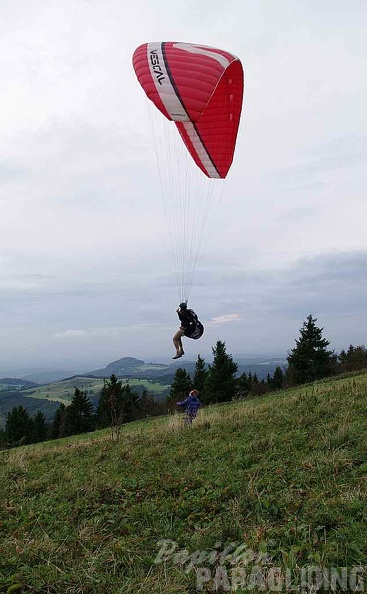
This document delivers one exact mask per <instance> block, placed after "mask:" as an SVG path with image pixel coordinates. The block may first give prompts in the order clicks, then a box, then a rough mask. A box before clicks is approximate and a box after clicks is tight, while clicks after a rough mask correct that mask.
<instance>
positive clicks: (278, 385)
mask: <svg viewBox="0 0 367 594" xmlns="http://www.w3.org/2000/svg"><path fill="white" fill-rule="evenodd" d="M269 383H270V387H271V389H272V390H282V389H283V387H284V373H283V371H282V368H281V367H279V366H277V367H276V368H275V371H274V373H273V377H272V378H270V382H269Z"/></svg>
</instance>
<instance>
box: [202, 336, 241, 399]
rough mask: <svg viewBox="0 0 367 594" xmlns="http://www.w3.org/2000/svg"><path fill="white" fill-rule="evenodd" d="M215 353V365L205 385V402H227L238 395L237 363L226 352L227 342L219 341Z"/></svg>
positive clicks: (212, 366) (213, 364)
mask: <svg viewBox="0 0 367 594" xmlns="http://www.w3.org/2000/svg"><path fill="white" fill-rule="evenodd" d="M212 351H213V363H212V365H209V373H208V377H207V380H206V383H205V399H204V400H205V402H208V403H214V402H226V401H228V400H232V398H234V397H235V395H236V381H237V380H236V375H235V374H236V371H237V369H238V365H237V363H235V362H234V361H233V358H232V355H228V354H227V352H226V345H225V342H222V341H220V340H218V342H217V344H216V346H215V347H213V349H212Z"/></svg>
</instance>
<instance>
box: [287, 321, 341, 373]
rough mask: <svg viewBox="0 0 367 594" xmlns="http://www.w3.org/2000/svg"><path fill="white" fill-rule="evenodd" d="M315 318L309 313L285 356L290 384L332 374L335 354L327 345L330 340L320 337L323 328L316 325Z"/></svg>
mask: <svg viewBox="0 0 367 594" xmlns="http://www.w3.org/2000/svg"><path fill="white" fill-rule="evenodd" d="M316 322H317V318H314V317H313V316H312V315H311V314H310V315H309V316H307V319H306V320H305V322H304V323H303V326H302V328H301V329H300V338H299V339H298V340H296V346H295V347H294V348H293V349H292V350H291V352H290V354H289V355H288V357H287V361H288V370H287V378H288V380H289V382H290V383H291V384H295V385H298V384H303V383H307V382H313V381H315V380H318V379H321V378H323V377H327V376H329V375H332V373H333V371H334V367H335V355H334V354H333V352H332V351H329V350H328V349H327V347H328V346H329V344H330V342H329V341H328V340H326V338H323V337H322V332H323V330H324V329H323V328H319V327H318V326H316Z"/></svg>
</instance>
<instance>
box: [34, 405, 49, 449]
mask: <svg viewBox="0 0 367 594" xmlns="http://www.w3.org/2000/svg"><path fill="white" fill-rule="evenodd" d="M45 439H47V424H46V417H45V415H44V414H43V412H41V411H40V410H39V411H38V412H37V413H36V415H35V417H34V419H33V436H32V441H33V443H39V442H40V441H45Z"/></svg>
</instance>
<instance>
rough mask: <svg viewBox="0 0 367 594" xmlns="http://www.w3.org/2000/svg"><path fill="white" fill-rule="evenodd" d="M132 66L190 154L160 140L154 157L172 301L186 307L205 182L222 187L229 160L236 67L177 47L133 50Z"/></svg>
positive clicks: (205, 207) (193, 47)
mask: <svg viewBox="0 0 367 594" xmlns="http://www.w3.org/2000/svg"><path fill="white" fill-rule="evenodd" d="M133 67H134V70H135V73H136V76H137V78H138V81H139V83H140V84H141V86H142V88H143V90H144V92H145V93H146V95H147V97H148V98H149V99H150V101H151V102H152V103H153V104H154V109H155V110H159V112H161V113H162V114H163V115H164V116H165V118H166V121H167V120H168V121H170V122H174V124H175V126H176V128H177V130H178V132H179V135H180V136H181V143H179V144H181V146H182V147H183V151H184V153H185V154H186V155H189V159H186V156H185V155H184V157H183V156H182V155H181V154H175V151H173V150H172V148H171V144H170V143H171V139H170V138H169V134H167V135H163V143H166V147H163V149H162V150H161V149H159V158H158V154H157V160H158V164H159V168H160V179H161V188H162V194H163V198H164V201H165V206H166V214H167V223H168V227H169V235H170V239H171V249H172V255H173V261H174V265H175V269H176V279H177V285H178V289H179V299H180V301H187V300H188V297H189V295H188V293H189V292H190V288H191V285H192V282H193V278H194V271H195V268H196V265H197V262H198V259H199V256H200V255H201V253H202V250H203V247H204V242H203V235H204V230H205V224H206V219H207V217H208V212H209V208H210V207H211V204H210V200H211V196H212V192H213V190H212V187H213V185H212V184H211V183H210V182H211V181H212V180H224V179H225V178H226V177H227V174H228V172H229V169H230V167H231V165H232V162H233V158H234V152H235V146H236V140H237V134H238V128H239V123H240V117H241V110H242V102H243V92H244V74H243V68H242V64H241V62H240V60H239V59H238V58H237V57H236V56H234V55H233V54H231V53H229V52H227V51H224V50H221V49H218V48H212V47H207V46H204V45H197V44H192V43H181V42H150V43H145V44H143V45H140V46H139V47H138V48H137V49H136V50H135V52H134V55H133ZM154 109H153V111H154ZM157 113H158V111H157ZM169 132H172V130H170V131H169ZM173 132H175V131H174V130H173ZM178 138H179V137H178ZM182 141H183V142H182ZM156 145H157V143H156V142H155V146H156ZM164 148H166V152H167V158H166V159H165V158H164ZM156 150H157V149H156ZM194 163H195V164H196V165H197V167H198V168H199V169H200V170H201V172H198V171H197V169H196V168H195V166H194ZM193 170H194V171H193ZM198 174H200V175H201V177H200V175H199V177H197V175H198ZM202 174H204V175H205V176H206V178H207V185H205V184H203V178H202ZM196 179H197V180H198V181H197V182H196ZM215 183H218V181H216V182H215ZM198 188H199V189H198ZM200 209H201V210H200ZM171 211H172V213H173V214H172V218H171V214H170V213H171Z"/></svg>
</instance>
